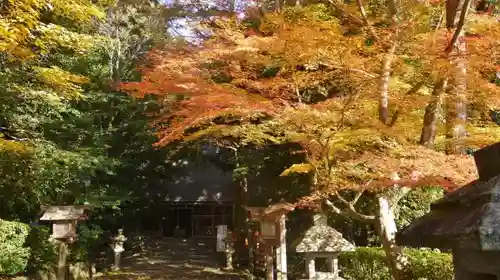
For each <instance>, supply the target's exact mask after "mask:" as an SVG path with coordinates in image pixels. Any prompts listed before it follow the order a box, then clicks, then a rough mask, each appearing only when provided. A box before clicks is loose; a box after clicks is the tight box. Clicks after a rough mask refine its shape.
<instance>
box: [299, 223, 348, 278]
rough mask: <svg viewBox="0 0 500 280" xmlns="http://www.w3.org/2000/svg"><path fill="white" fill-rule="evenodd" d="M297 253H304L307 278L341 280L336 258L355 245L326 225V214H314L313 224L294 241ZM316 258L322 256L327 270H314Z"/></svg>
mask: <svg viewBox="0 0 500 280" xmlns="http://www.w3.org/2000/svg"><path fill="white" fill-rule="evenodd" d="M294 247H295V250H296V251H297V252H298V253H305V257H306V271H307V279H329V280H341V279H343V278H341V277H340V276H338V272H339V269H338V264H337V258H338V256H339V255H340V253H342V252H348V251H353V250H354V249H355V246H354V245H352V244H351V243H349V241H347V240H345V239H344V238H343V237H342V234H341V233H339V232H338V231H336V230H335V229H333V228H332V227H330V226H328V225H327V222H326V216H324V215H323V214H317V215H314V225H313V226H312V227H311V228H309V229H308V230H307V231H306V232H305V233H304V234H303V236H302V237H301V238H299V239H298V240H297V241H295V242H294ZM316 258H324V259H326V263H327V271H324V272H320V271H316V263H315V260H316Z"/></svg>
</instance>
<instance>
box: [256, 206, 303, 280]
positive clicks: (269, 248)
mask: <svg viewBox="0 0 500 280" xmlns="http://www.w3.org/2000/svg"><path fill="white" fill-rule="evenodd" d="M294 209H295V206H294V205H293V204H290V203H286V202H279V203H276V204H273V205H270V206H268V207H247V210H248V212H249V216H250V220H252V221H254V222H258V223H259V228H260V236H259V239H260V242H261V243H262V245H264V246H265V251H266V257H265V259H266V261H265V263H266V264H265V266H266V279H267V280H272V279H273V278H274V276H273V275H274V272H273V269H274V260H273V249H274V247H275V246H276V266H277V270H278V271H277V278H278V280H286V279H287V256H286V224H285V223H286V214H287V213H288V212H290V211H293V210H294Z"/></svg>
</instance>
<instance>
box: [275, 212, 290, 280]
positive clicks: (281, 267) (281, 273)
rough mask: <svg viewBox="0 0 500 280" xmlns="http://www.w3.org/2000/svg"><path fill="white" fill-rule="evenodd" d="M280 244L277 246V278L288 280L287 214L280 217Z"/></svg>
mask: <svg viewBox="0 0 500 280" xmlns="http://www.w3.org/2000/svg"><path fill="white" fill-rule="evenodd" d="M278 222H279V225H278V228H279V236H278V238H279V245H278V248H276V269H277V270H278V273H277V280H287V273H288V272H287V260H286V216H285V215H282V216H281V217H280V219H279V221H278Z"/></svg>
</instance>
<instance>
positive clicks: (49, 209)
mask: <svg viewBox="0 0 500 280" xmlns="http://www.w3.org/2000/svg"><path fill="white" fill-rule="evenodd" d="M42 210H43V211H44V213H43V215H42V217H41V218H40V220H41V221H51V222H52V236H51V239H53V240H54V241H55V242H56V244H57V245H58V247H59V252H58V261H57V270H56V277H57V280H66V272H67V269H68V267H67V266H68V264H67V260H68V255H69V249H68V248H69V245H70V244H72V243H74V242H75V241H76V240H77V239H78V236H77V233H76V226H77V223H78V221H82V220H86V219H87V213H88V211H89V210H90V207H89V206H87V205H72V206H43V207H42Z"/></svg>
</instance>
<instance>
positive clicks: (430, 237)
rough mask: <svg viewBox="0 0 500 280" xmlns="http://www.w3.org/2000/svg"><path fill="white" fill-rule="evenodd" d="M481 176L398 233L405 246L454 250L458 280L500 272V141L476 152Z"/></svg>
mask: <svg viewBox="0 0 500 280" xmlns="http://www.w3.org/2000/svg"><path fill="white" fill-rule="evenodd" d="M474 159H475V161H476V167H477V171H478V174H479V180H476V181H473V182H471V183H469V184H467V185H466V186H463V187H461V188H459V189H457V190H455V191H453V192H451V193H448V194H447V195H445V196H444V197H443V198H442V199H440V200H438V201H436V202H435V203H433V204H432V205H431V212H430V213H428V214H426V215H424V216H422V217H420V218H418V219H416V220H415V221H413V222H412V223H411V224H410V225H409V226H408V227H407V228H405V229H403V230H402V231H401V232H400V234H399V235H398V236H397V241H398V243H399V244H401V245H405V246H411V247H428V248H437V249H442V250H449V251H451V253H452V255H453V265H454V274H455V275H454V279H455V280H497V279H500V278H498V277H499V276H500V143H497V144H494V145H491V146H488V147H486V148H483V149H480V150H478V151H476V152H475V153H474Z"/></svg>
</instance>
